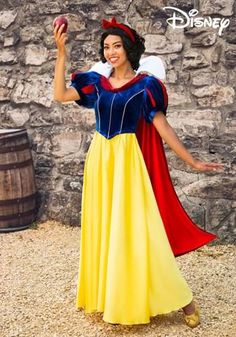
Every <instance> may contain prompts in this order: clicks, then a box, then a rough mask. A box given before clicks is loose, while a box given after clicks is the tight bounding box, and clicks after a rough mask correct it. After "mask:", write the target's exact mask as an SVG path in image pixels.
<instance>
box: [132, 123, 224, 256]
mask: <svg viewBox="0 0 236 337" xmlns="http://www.w3.org/2000/svg"><path fill="white" fill-rule="evenodd" d="M136 136H137V139H138V142H139V145H140V148H141V150H142V153H143V157H144V160H145V163H146V166H147V170H148V173H149V176H150V180H151V183H152V187H153V191H154V194H155V197H156V201H157V205H158V208H159V211H160V214H161V217H162V221H163V224H164V226H165V230H166V233H167V236H168V239H169V242H170V245H171V248H172V251H173V253H174V255H175V256H179V255H183V254H185V253H188V252H190V251H192V250H195V249H197V248H199V247H201V246H203V245H205V244H207V243H208V242H210V241H212V240H215V239H217V238H218V237H217V236H216V235H215V234H212V233H209V232H206V231H205V230H203V229H201V228H199V227H198V226H197V225H196V224H195V223H193V222H192V220H191V219H190V217H189V216H188V214H187V213H186V212H185V210H184V208H183V206H182V205H181V203H180V201H179V198H178V196H177V194H176V192H175V189H174V186H173V184H172V181H171V177H170V173H169V169H168V165H167V160H166V156H165V151H164V146H163V143H162V139H161V137H160V135H159V133H158V131H157V130H156V128H155V126H154V125H153V123H147V122H146V121H145V119H144V118H141V119H140V122H139V125H138V129H137V131H136Z"/></svg>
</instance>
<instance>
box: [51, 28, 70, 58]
mask: <svg viewBox="0 0 236 337" xmlns="http://www.w3.org/2000/svg"><path fill="white" fill-rule="evenodd" d="M64 26H65V25H64V24H63V25H61V26H59V25H56V27H55V28H54V30H53V33H54V38H55V41H56V45H57V49H58V51H59V53H62V54H63V53H65V52H66V47H65V44H66V41H67V40H68V36H67V34H66V33H62V31H63V28H64Z"/></svg>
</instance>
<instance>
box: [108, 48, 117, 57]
mask: <svg viewBox="0 0 236 337" xmlns="http://www.w3.org/2000/svg"><path fill="white" fill-rule="evenodd" d="M107 54H108V56H109V57H111V56H115V55H116V51H115V48H114V47H110V48H109V49H108V53H107Z"/></svg>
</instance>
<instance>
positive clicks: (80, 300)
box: [54, 18, 222, 328]
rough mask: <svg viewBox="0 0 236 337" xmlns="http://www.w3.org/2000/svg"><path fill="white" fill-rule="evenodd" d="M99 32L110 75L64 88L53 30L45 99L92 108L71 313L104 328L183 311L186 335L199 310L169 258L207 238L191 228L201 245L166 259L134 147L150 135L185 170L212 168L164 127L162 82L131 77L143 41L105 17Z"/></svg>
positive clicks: (167, 250)
mask: <svg viewBox="0 0 236 337" xmlns="http://www.w3.org/2000/svg"><path fill="white" fill-rule="evenodd" d="M103 28H104V32H103V35H102V38H101V51H100V53H101V59H102V61H103V62H105V61H107V62H108V63H109V64H110V65H111V67H112V72H111V74H110V76H109V77H108V78H107V77H105V76H103V75H101V74H99V73H98V72H95V71H89V72H83V73H82V72H77V73H74V74H73V75H72V82H71V87H70V88H66V86H65V78H64V72H65V59H66V48H65V43H66V40H67V36H66V34H65V33H62V30H63V26H61V27H60V28H59V27H58V26H57V27H56V28H55V30H54V36H55V41H56V44H57V48H58V55H57V60H56V67H55V82H54V99H55V100H57V101H59V102H68V101H76V103H77V104H79V105H82V106H85V107H87V108H95V114H96V132H95V134H94V137H93V140H92V142H91V145H90V148H89V151H88V153H87V157H86V162H85V168H84V182H83V194H82V213H81V231H82V232H81V247H80V270H79V280H78V291H77V303H76V306H77V308H80V307H83V308H84V309H85V312H93V311H97V312H103V320H104V321H106V322H109V323H113V324H116V323H119V324H142V323H143V324H144V323H149V322H150V317H151V316H156V315H158V314H164V313H168V312H171V311H173V310H178V309H179V308H183V311H184V319H185V322H186V324H187V325H188V326H190V327H192V328H193V327H196V326H197V325H198V324H199V322H200V318H199V309H198V307H197V305H196V303H195V302H194V301H193V294H192V292H191V290H190V289H189V287H188V285H187V283H186V281H185V279H184V278H183V276H182V275H181V273H180V270H179V269H178V266H177V263H176V260H175V255H180V254H183V253H185V252H187V251H190V250H193V249H196V247H197V246H198V247H199V246H200V245H203V244H205V243H207V242H209V241H211V240H213V239H215V238H216V236H215V235H213V234H211V233H207V232H205V231H203V230H200V229H199V228H198V229H196V227H197V226H196V225H195V227H194V230H195V231H197V230H198V231H199V233H198V236H199V237H201V240H202V241H201V240H200V241H199V242H197V244H196V245H195V246H194V244H195V242H193V243H192V246H191V247H188V248H186V247H185V248H184V250H182V251H181V250H180V251H179V253H178V252H177V253H176V254H174V253H173V248H172V246H171V244H170V242H171V241H170V238H171V233H169V236H167V229H166V228H165V226H164V224H163V221H165V225H166V226H168V224H167V222H168V221H167V222H166V219H164V212H163V208H164V207H163V206H161V207H159V204H160V205H161V203H159V201H158V198H157V197H156V196H155V191H154V187H153V186H154V185H155V183H154V180H152V178H151V173H150V171H148V165H146V164H145V160H144V158H145V153H144V152H145V149H144V150H143V151H144V152H143V153H142V151H141V149H142V146H143V144H145V142H144V143H142V141H143V139H144V138H145V135H148V132H149V130H151V129H150V128H151V127H153V128H154V129H155V134H156V135H157V134H158V135H160V136H161V137H162V138H163V139H164V140H165V142H166V143H167V144H168V145H169V146H170V147H171V148H172V150H173V151H174V152H175V153H176V154H177V155H178V156H179V157H180V158H181V159H182V160H184V161H185V162H186V163H187V164H188V165H190V166H191V167H192V168H194V169H196V170H199V171H202V172H204V171H211V170H217V169H219V168H221V167H222V165H221V164H217V163H206V162H202V161H200V160H198V159H195V158H193V157H192V156H191V154H190V153H189V152H188V151H187V150H186V148H185V147H184V146H183V144H182V143H181V142H180V140H179V139H178V137H177V135H176V134H175V132H174V130H173V129H172V128H171V126H170V125H169V124H168V122H167V120H166V117H165V114H166V109H167V94H166V90H165V87H164V85H163V84H162V82H161V81H160V80H158V79H157V78H155V77H154V76H152V75H147V74H140V73H136V72H135V70H137V68H138V67H139V60H140V57H141V55H142V53H143V52H144V50H145V47H144V39H143V38H142V37H140V36H139V35H138V34H137V32H136V31H135V30H133V29H131V28H130V27H128V26H127V25H124V24H121V23H118V22H116V20H115V18H113V19H112V21H111V22H109V21H106V20H103ZM145 128H146V129H147V130H148V131H145V130H146V129H145ZM151 132H152V131H151ZM143 135H144V136H143ZM137 137H138V138H139V143H138V138H137ZM151 137H153V136H151ZM151 139H152V138H150V136H149V140H151ZM153 139H154V138H153ZM144 140H145V139H144ZM154 142H155V143H156V144H157V143H158V141H157V140H154ZM148 145H149V146H148V148H150V147H151V146H152V144H148ZM159 145H160V144H159ZM144 148H145V146H144ZM147 151H148V150H147ZM147 162H148V160H147V161H146V163H147ZM151 162H152V160H151ZM157 174H160V172H159V173H158V172H157ZM172 192H173V191H172ZM172 192H171V193H172ZM163 193H164V191H163ZM159 194H160V193H159ZM159 208H160V209H162V211H161V212H160V209H159ZM180 212H182V210H180ZM162 214H163V215H162ZM172 222H173V219H172ZM188 226H189V225H188ZM191 226H194V225H192V224H191ZM189 227H190V226H189ZM168 230H170V227H168Z"/></svg>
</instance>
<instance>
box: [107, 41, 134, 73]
mask: <svg viewBox="0 0 236 337" xmlns="http://www.w3.org/2000/svg"><path fill="white" fill-rule="evenodd" d="M103 54H104V57H105V59H106V60H107V62H108V63H110V64H111V66H112V67H120V66H121V65H124V64H125V63H126V62H129V61H128V58H127V55H126V51H125V49H124V47H123V42H122V39H121V37H120V36H118V35H108V36H107V37H106V38H105V40H104V44H103Z"/></svg>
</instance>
